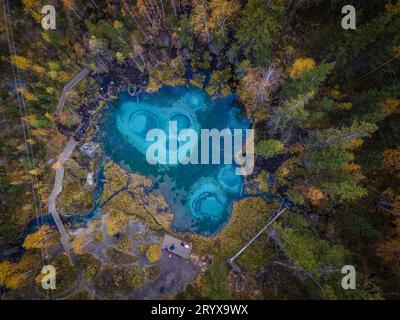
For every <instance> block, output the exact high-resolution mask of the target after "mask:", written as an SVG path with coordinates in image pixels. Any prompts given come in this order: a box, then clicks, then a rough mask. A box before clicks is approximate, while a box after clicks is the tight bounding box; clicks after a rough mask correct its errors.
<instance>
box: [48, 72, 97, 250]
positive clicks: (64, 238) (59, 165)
mask: <svg viewBox="0 0 400 320" xmlns="http://www.w3.org/2000/svg"><path fill="white" fill-rule="evenodd" d="M89 72H90V71H89V70H88V69H86V68H84V69H83V70H82V71H81V72H79V73H78V74H77V75H76V76H75V77H74V78H72V79H71V80H70V81H69V82H68V83H67V84H66V85H65V86H64V89H63V91H62V94H61V97H60V100H59V101H58V105H57V109H56V111H55V115H56V116H57V117H58V116H60V114H61V112H62V109H63V107H64V105H65V99H66V97H67V93H68V91H70V90H72V89H73V88H74V87H75V86H76V85H77V84H78V83H79V82H80V81H82V79H83V78H85V77H86V76H87V75H88V74H89ZM77 144H78V142H77V141H76V140H75V139H74V138H73V137H70V138H69V140H68V142H67V144H66V145H65V147H64V150H63V151H62V152H61V153H60V155H59V156H58V160H57V162H56V163H55V168H56V170H55V171H56V175H55V180H54V186H53V190H52V191H51V193H50V195H49V213H50V214H51V216H52V217H53V219H54V222H55V223H56V226H57V229H58V231H59V232H60V241H61V244H62V246H63V248H64V250H65V251H66V252H68V251H69V250H71V248H72V245H71V243H70V242H69V235H68V233H67V231H66V230H65V228H64V225H63V223H62V220H61V218H60V215H59V214H58V212H57V208H56V206H57V196H58V195H59V194H60V192H61V191H62V183H63V179H64V163H65V161H67V160H68V159H69V157H70V156H71V154H72V152H73V151H74V149H75V147H76V145H77Z"/></svg>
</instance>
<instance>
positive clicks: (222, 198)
mask: <svg viewBox="0 0 400 320" xmlns="http://www.w3.org/2000/svg"><path fill="white" fill-rule="evenodd" d="M169 121H176V122H177V126H178V130H183V129H186V128H191V129H194V130H195V131H196V132H199V131H200V129H203V128H204V129H213V128H216V129H218V130H222V129H225V128H229V129H231V130H233V129H246V128H249V127H250V122H249V120H248V119H247V118H246V117H244V115H243V114H242V113H241V111H240V108H239V106H238V105H237V103H236V101H235V96H234V95H231V96H229V97H227V98H224V99H216V100H212V99H211V98H210V97H209V96H208V95H207V93H205V92H204V91H202V90H199V89H197V88H194V87H190V86H185V87H175V88H171V87H164V88H162V89H161V90H159V91H157V92H156V93H153V94H141V95H140V96H139V99H138V100H137V99H136V97H131V96H129V95H128V94H122V95H121V96H120V97H119V99H118V101H117V102H116V103H114V105H113V106H110V107H109V108H108V109H106V110H105V111H104V114H103V117H102V121H101V123H100V135H99V140H100V142H101V143H102V145H103V148H104V150H105V152H106V154H107V155H108V156H109V157H110V158H111V159H112V160H113V161H115V162H117V163H119V164H122V165H123V166H124V167H125V168H128V169H129V170H130V171H132V172H137V173H139V174H142V175H145V176H151V177H152V178H153V179H154V180H155V181H156V183H155V186H154V188H155V189H157V190H159V191H160V192H161V193H162V194H163V195H164V196H165V198H166V200H167V201H168V203H169V205H170V206H171V209H172V210H173V212H174V214H175V215H174V220H173V227H174V228H175V229H176V230H178V231H194V232H197V233H200V234H204V235H211V234H215V233H216V232H218V231H219V230H220V229H221V228H222V227H223V226H224V225H225V224H226V222H227V221H228V219H229V216H230V214H231V211H232V203H233V201H234V200H235V199H238V198H239V197H240V196H241V190H242V185H243V178H242V177H241V176H238V175H236V174H235V164H232V165H223V164H220V165H211V164H210V165H201V164H196V165H195V164H187V165H182V164H175V165H151V164H149V163H148V162H147V161H146V156H145V155H146V150H147V148H148V146H149V145H150V144H151V143H152V142H148V141H146V134H147V132H148V131H149V130H150V129H153V128H159V129H162V130H164V131H165V132H166V133H167V134H168V123H169ZM199 136H200V134H199ZM167 149H168V145H167ZM178 149H179V144H178ZM221 149H222V150H223V143H221ZM222 150H221V152H222ZM221 162H222V161H221Z"/></svg>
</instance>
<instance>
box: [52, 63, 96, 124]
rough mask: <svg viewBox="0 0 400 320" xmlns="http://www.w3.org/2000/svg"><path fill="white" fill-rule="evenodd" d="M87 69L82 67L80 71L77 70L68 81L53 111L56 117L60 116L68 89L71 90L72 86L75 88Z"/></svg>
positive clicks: (85, 74)
mask: <svg viewBox="0 0 400 320" xmlns="http://www.w3.org/2000/svg"><path fill="white" fill-rule="evenodd" d="M89 72H90V71H89V70H88V69H83V70H82V71H81V72H79V73H78V74H77V75H76V76H75V77H74V78H72V79H71V81H69V82H68V83H67V84H66V85H65V87H64V89H63V91H62V94H61V97H60V100H59V101H58V105H57V109H56V111H55V114H56V116H57V117H59V116H60V114H61V112H62V109H63V108H64V105H65V99H66V98H67V93H68V91H70V90H72V89H73V88H75V86H76V85H77V84H78V83H79V82H81V81H82V79H83V78H85V77H86V76H87V75H88V74H89Z"/></svg>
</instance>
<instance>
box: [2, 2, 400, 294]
mask: <svg viewBox="0 0 400 320" xmlns="http://www.w3.org/2000/svg"><path fill="white" fill-rule="evenodd" d="M1 2H2V5H1V7H2V13H1V15H0V16H1V18H0V20H1V24H0V28H1V35H0V42H1V46H0V66H1V70H2V71H1V80H0V106H1V108H0V119H1V120H0V121H1V126H0V140H1V143H0V148H1V153H0V189H1V191H0V293H1V298H2V299H33V298H39V299H122V298H132V299H142V298H145V297H150V298H157V299H158V298H170V299H328V300H331V299H360V300H383V299H399V298H400V285H399V284H400V122H399V121H400V63H399V62H400V31H399V30H400V1H399V0H271V1H266V0H109V1H107V0H90V1H78V0H18V1H8V0H2V1H1ZM48 4H52V5H53V6H54V7H55V9H56V11H55V12H56V28H55V29H48V30H45V29H43V28H42V18H43V16H44V15H43V14H42V7H43V6H44V5H48ZM345 5H352V6H354V7H355V8H356V18H357V20H356V21H357V27H356V29H354V30H353V29H348V30H345V29H343V27H342V24H341V21H342V18H343V17H344V15H343V14H342V8H343V7H344V6H345ZM3 9H4V10H3ZM82 70H87V72H88V75H87V76H85V77H84V78H83V79H82V80H81V81H80V82H79V84H77V85H76V86H75V87H74V88H73V89H71V90H69V91H68V92H66V91H65V90H64V87H65V86H66V85H67V84H68V83H69V82H70V81H71V79H73V78H74V77H75V76H76V75H77V74H79V73H80V72H81V71H82ZM180 86H191V87H195V88H198V89H199V90H201V91H203V92H204V93H205V94H207V95H209V96H210V97H211V99H212V100H218V99H224V98H226V97H228V96H230V95H232V94H233V95H235V97H236V100H237V101H238V103H239V104H240V106H241V109H242V111H243V113H244V114H245V115H246V116H247V118H248V119H249V120H250V122H251V128H253V129H254V132H255V164H254V171H253V173H252V174H251V175H249V176H246V177H245V180H244V190H245V193H246V195H247V196H246V197H243V198H241V199H239V200H237V201H235V202H234V204H233V209H232V214H231V216H230V218H229V221H228V222H227V224H226V225H225V226H224V227H223V228H222V229H221V230H220V232H219V233H218V234H215V235H212V236H203V235H200V234H197V233H195V232H193V233H190V232H185V233H182V232H179V231H177V230H175V229H174V228H173V227H171V221H172V219H173V216H174V210H173V208H171V207H170V206H169V205H168V197H166V196H165V195H162V194H160V193H158V192H157V191H155V189H154V188H153V186H154V183H153V182H152V180H151V179H150V178H149V177H147V176H144V175H141V174H138V173H135V172H130V171H129V170H127V168H126V167H125V166H123V165H122V164H120V163H115V162H114V161H112V160H110V159H109V158H106V160H105V158H104V157H102V156H101V153H102V151H97V153H96V156H93V157H92V156H90V155H89V156H88V152H87V151H86V154H85V152H83V151H82V150H83V147H82V146H83V145H84V144H85V143H89V144H93V141H95V142H96V141H97V140H96V139H97V136H98V130H99V123H100V122H101V118H102V112H103V111H104V109H106V108H109V106H108V105H109V104H112V103H113V101H116V100H117V99H118V96H119V95H120V93H121V92H128V93H129V94H130V95H131V96H133V97H135V98H136V97H138V98H140V97H141V95H143V94H152V93H155V92H158V91H159V90H160V89H161V88H163V87H180ZM63 94H65V97H66V102H65V105H64V108H63V110H61V111H60V112H59V113H58V111H57V106H58V104H59V100H60V97H61V96H62V95H63ZM72 137H73V138H74V139H75V141H76V143H77V145H78V147H77V148H75V149H74V151H73V152H72V155H71V157H70V159H66V161H65V162H61V161H60V160H57V159H60V158H59V155H60V154H61V153H62V152H63V149H64V147H65V145H66V144H67V141H68V140H69V139H71V138H72ZM99 149H101V147H99ZM105 162H106V163H105ZM61 166H62V167H63V168H62V170H63V174H64V180H63V182H62V184H63V188H62V191H61V193H59V195H58V197H57V200H56V204H55V206H56V208H57V211H58V212H59V214H60V215H61V217H62V221H63V223H64V225H65V228H66V230H67V233H68V235H69V239H68V241H67V242H68V245H70V246H71V253H69V254H68V252H67V253H66V252H65V250H64V249H65V244H64V243H63V239H62V236H61V237H60V234H59V230H57V226H56V225H55V224H54V223H49V222H48V220H49V219H50V220H51V217H49V215H48V213H49V207H50V203H51V201H52V199H50V198H51V194H52V189H53V184H54V183H55V182H54V181H55V179H56V178H57V177H56V172H57V170H59V169H60V167H61ZM99 172H101V175H104V177H103V178H100V176H99V178H95V183H94V184H93V183H91V182H89V174H90V175H92V174H94V175H95V176H96V177H97V176H98V174H99ZM88 173H89V174H88ZM102 180H104V182H103V183H104V190H103V191H102V194H101V196H100V197H99V199H97V200H96V190H97V188H98V185H99V184H100V181H102ZM96 184H97V185H96ZM265 194H274V195H276V197H277V198H274V200H272V201H271V200H270V199H267V198H266V197H265V196H263V195H265ZM276 199H280V200H283V201H285V203H288V204H290V206H288V209H287V210H286V212H285V213H284V214H282V216H281V217H280V218H279V219H277V220H276V222H275V223H274V224H273V225H272V227H271V228H270V229H269V230H268V232H266V233H265V234H263V235H261V236H260V237H259V238H258V239H257V241H256V242H255V243H254V244H253V245H252V246H251V247H249V249H248V250H246V251H245V252H244V253H243V254H242V255H241V256H240V258H239V259H238V260H237V267H238V269H239V270H240V271H239V272H237V270H234V268H232V266H231V265H230V264H229V263H228V262H227V261H228V260H229V258H230V257H232V256H233V255H234V254H235V253H236V252H237V251H238V250H239V249H240V248H242V247H243V246H244V245H245V244H246V243H248V241H249V240H250V239H251V238H252V237H253V236H254V235H255V234H256V233H257V232H258V231H259V230H260V229H261V228H262V227H263V226H264V225H265V224H266V223H267V221H268V219H271V217H272V216H273V213H275V212H277V211H278V210H279V209H280V205H281V201H278V200H276ZM98 206H100V207H101V209H102V213H101V214H100V215H101V217H100V218H98V219H97V220H96V219H95V220H93V221H91V222H90V223H88V224H87V225H86V226H81V225H79V228H76V226H74V223H75V222H71V221H75V220H76V219H77V220H79V217H76V216H77V214H76V213H77V212H81V213H82V212H88V211H90V210H91V209H93V208H94V207H98ZM78 215H79V214H78ZM74 219H75V220H74ZM103 227H104V228H103ZM166 233H168V234H172V235H174V236H176V237H177V238H181V239H184V241H187V242H190V243H192V245H193V252H192V256H193V257H192V258H191V259H190V260H188V261H185V262H184V263H182V264H179V263H176V264H177V266H176V268H182V269H179V270H180V271H179V272H182V273H184V272H185V270H189V271H188V272H187V275H186V277H187V279H186V278H185V279H183V278H184V277H182V279H181V280H179V281H181V282H182V283H181V282H179V283H180V286H178V284H177V285H176V286H177V287H176V288H174V289H171V290H170V291H169V290H167V289H165V291H161V290H164V287H162V288H161V287H157V286H158V283H159V282H160V281H162V277H163V274H164V272H163V262H162V261H163V260H162V259H163V258H161V256H162V254H163V253H162V252H161V249H160V248H159V247H160V246H159V244H160V242H161V239H162V237H163V236H164V235H165V234H166ZM63 246H64V247H63ZM47 264H51V265H54V266H55V268H56V270H57V289H55V290H52V291H51V292H50V293H49V292H48V291H46V290H43V289H42V287H41V280H42V277H43V274H42V273H41V270H42V266H44V265H47ZM345 265H352V266H354V267H355V270H356V274H357V287H356V289H354V290H352V289H350V290H344V289H343V288H342V286H341V281H342V278H343V276H344V274H342V272H341V269H342V267H343V266H345ZM170 267H171V268H172V267H174V266H172V265H171V266H170ZM185 268H187V269H185ZM157 281H159V282H157ZM177 281H178V280H177ZM153 287H154V288H156V289H153ZM160 288H161V289H160ZM152 290H154V291H157V292H156V293H157V294H156V293H153V291H152ZM152 294H154V295H152Z"/></svg>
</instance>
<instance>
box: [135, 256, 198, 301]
mask: <svg viewBox="0 0 400 320" xmlns="http://www.w3.org/2000/svg"><path fill="white" fill-rule="evenodd" d="M158 264H159V265H160V269H161V273H160V277H159V278H158V279H157V280H156V281H154V282H150V283H145V284H144V285H143V287H141V288H139V289H137V290H136V291H135V292H134V294H133V296H134V298H137V299H162V298H163V297H164V296H167V295H173V294H176V293H178V292H180V291H182V290H183V289H184V288H185V287H186V285H188V284H189V283H191V282H193V281H194V280H195V279H196V277H197V275H198V274H199V273H200V267H199V265H198V264H197V263H196V262H195V261H193V260H191V259H183V258H180V257H177V256H172V257H171V258H168V255H167V254H166V253H165V252H163V255H162V257H161V259H160V261H159V263H158Z"/></svg>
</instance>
